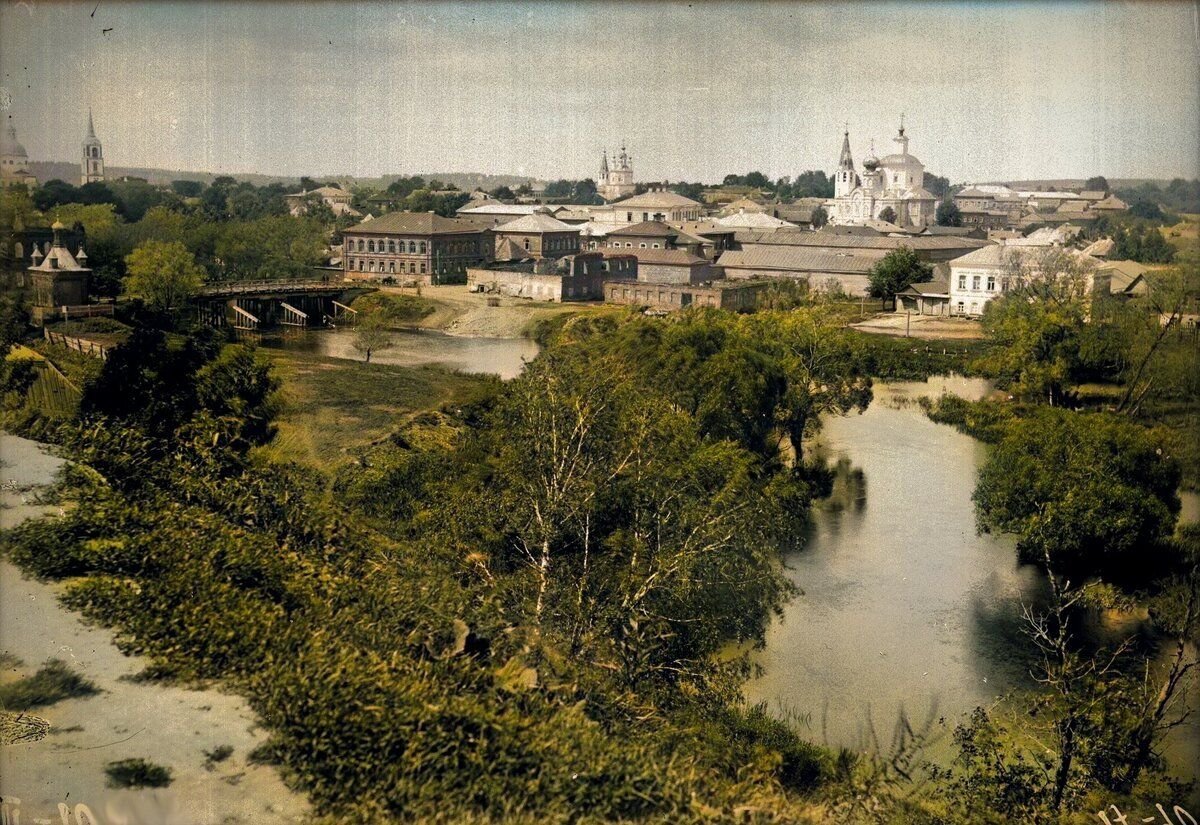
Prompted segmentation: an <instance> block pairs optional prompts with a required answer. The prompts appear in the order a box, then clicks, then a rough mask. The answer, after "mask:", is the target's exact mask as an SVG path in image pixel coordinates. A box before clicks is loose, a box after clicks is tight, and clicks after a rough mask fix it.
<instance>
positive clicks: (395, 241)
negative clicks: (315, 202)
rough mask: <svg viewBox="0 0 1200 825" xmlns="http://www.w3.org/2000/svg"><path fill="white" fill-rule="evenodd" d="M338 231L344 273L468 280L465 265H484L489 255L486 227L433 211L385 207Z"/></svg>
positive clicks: (433, 280)
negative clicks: (386, 209)
mask: <svg viewBox="0 0 1200 825" xmlns="http://www.w3.org/2000/svg"><path fill="white" fill-rule="evenodd" d="M342 234H343V238H344V240H343V251H342V265H343V267H344V272H345V276H346V278H348V279H358V280H372V281H378V280H383V279H384V278H389V277H392V278H396V279H397V280H406V281H407V280H420V281H422V282H423V283H426V284H430V285H436V284H461V283H466V279H467V267H470V266H482V265H483V264H485V263H487V262H488V261H490V260H491V259H492V255H493V241H492V238H491V236H490V234H489V232H488V230H487V229H486V228H485V227H479V226H476V225H473V224H471V223H470V222H467V221H460V220H456V219H454V218H443V217H442V216H441V215H435V214H434V213H433V212H389V213H388V214H386V215H383V216H382V217H379V218H375V219H373V220H369V221H363V222H362V223H360V224H358V225H356V226H352V227H351V228H349V229H347V230H346V231H345V232H344V233H342Z"/></svg>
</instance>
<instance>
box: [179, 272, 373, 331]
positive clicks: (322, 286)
mask: <svg viewBox="0 0 1200 825" xmlns="http://www.w3.org/2000/svg"><path fill="white" fill-rule="evenodd" d="M366 291H370V290H369V288H364V287H362V286H360V285H357V284H350V283H347V282H345V281H343V280H342V279H341V278H340V277H330V278H326V279H313V278H306V279H296V280H286V281H265V280H260V281H227V282H224V283H213V284H208V285H206V286H205V287H204V288H203V289H201V290H200V293H199V294H198V295H197V296H196V297H195V298H194V299H193V303H194V305H195V306H196V309H197V311H198V312H199V315H200V319H201V320H202V321H203V322H204V323H206V324H209V325H210V326H218V327H219V326H230V327H233V328H234V329H238V330H245V331H257V330H262V329H266V328H269V327H274V326H287V327H322V326H337V325H339V324H341V323H351V324H352V323H354V318H355V316H356V315H357V314H358V313H357V311H356V310H354V309H351V308H350V306H349V304H350V301H352V300H353V298H354V297H355V296H357V295H358V294H359V293H361V292H366Z"/></svg>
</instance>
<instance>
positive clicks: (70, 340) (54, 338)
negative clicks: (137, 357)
mask: <svg viewBox="0 0 1200 825" xmlns="http://www.w3.org/2000/svg"><path fill="white" fill-rule="evenodd" d="M42 335H43V336H44V337H45V339H46V340H47V341H48V342H50V343H51V344H58V345H59V346H63V347H66V348H67V349H73V350H75V351H76V352H82V353H83V354H84V355H90V356H92V357H93V358H99V359H101V360H105V359H107V358H108V349H109V348H108V347H106V346H104V345H103V344H98V343H96V342H95V341H89V340H88V339H87V338H76V337H74V336H71V335H63V334H62V333H61V332H51V331H50V328H49V327H42Z"/></svg>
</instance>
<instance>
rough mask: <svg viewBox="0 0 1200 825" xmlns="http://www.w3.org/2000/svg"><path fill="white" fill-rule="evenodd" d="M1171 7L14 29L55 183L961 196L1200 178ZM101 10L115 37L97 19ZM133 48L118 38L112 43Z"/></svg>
mask: <svg viewBox="0 0 1200 825" xmlns="http://www.w3.org/2000/svg"><path fill="white" fill-rule="evenodd" d="M1198 8H1200V7H1198V5H1197V3H1195V2H1191V3H1186V2H1179V3H1170V4H1148V3H1115V2H1114V3H1082V2H1080V3H1050V2H1046V3H1028V4H1025V3H1022V4H1008V3H1005V4H1001V3H949V2H941V3H929V4H920V3H902V4H884V3H858V4H818V3H801V4H790V3H769V4H756V3H716V4H714V3H703V4H702V3H692V4H689V3H686V2H685V3H665V2H662V3H624V2H623V3H589V2H576V3H570V4H565V3H557V4H550V3H503V4H502V3H485V4H463V3H459V4H440V3H404V4H369V5H351V4H349V3H338V4H318V3H298V4H295V3H283V2H275V3H263V4H237V5H235V4H233V3H203V4H202V3H196V4H184V3H167V4H138V3H113V2H109V0H101V2H100V3H99V5H98V6H97V3H96V0H88V2H86V3H80V4H76V3H61V4H59V3H51V4H46V3H41V2H29V1H28V0H26V1H23V2H17V3H13V2H5V3H4V4H3V5H2V6H0V70H2V78H0V83H2V85H3V86H4V87H5V88H6V89H7V90H8V92H9V93H10V94H11V96H12V101H13V103H12V114H13V116H14V120H15V123H16V125H17V129H18V133H19V136H20V139H21V141H22V143H24V144H25V146H26V148H27V149H28V150H29V153H30V156H31V157H32V158H33V159H34V160H48V159H54V160H73V159H75V158H76V157H77V156H78V154H79V143H80V141H81V140H82V138H83V130H84V125H85V119H86V111H87V107H88V106H89V105H91V106H92V108H93V110H94V112H95V119H96V128H97V132H98V133H99V136H100V138H101V140H102V141H103V142H104V145H105V155H106V159H107V161H108V163H109V164H112V165H120V166H154V167H166V168H181V169H191V170H207V171H214V172H262V173H267V174H288V175H299V174H315V175H332V174H338V173H348V174H356V175H378V174H382V173H413V172H419V171H464V172H466V171H476V172H490V173H512V174H527V175H533V176H538V177H543V178H549V177H583V176H587V175H595V173H596V166H597V164H598V155H599V152H600V149H601V148H602V147H603V146H609V147H612V146H615V145H617V144H619V142H620V141H621V140H622V139H624V140H626V141H627V142H628V144H629V147H630V151H631V152H632V153H633V154H634V156H635V169H636V172H637V177H638V179H641V180H650V179H664V178H666V179H671V180H678V179H687V180H696V179H702V180H713V179H718V178H720V177H722V176H723V175H725V174H726V173H728V172H731V171H736V172H745V171H749V170H751V169H760V170H761V171H763V172H765V173H767V174H768V175H770V176H772V177H776V176H779V175H785V174H791V175H794V174H796V173H797V172H799V171H802V170H804V169H810V168H821V169H826V170H832V168H833V167H834V166H836V163H837V156H838V150H839V148H840V145H841V131H842V124H843V123H844V122H848V123H849V127H850V132H851V139H852V144H853V149H854V154H855V158H856V160H857V159H861V157H862V156H863V154H864V153H865V152H866V149H867V147H868V145H869V142H870V140H871V139H872V138H874V139H875V141H876V149H877V152H878V153H879V154H880V155H882V154H884V153H886V152H889V151H891V149H892V144H891V138H892V136H893V135H894V134H895V128H896V125H897V121H898V119H899V116H900V114H901V112H904V113H905V114H906V123H907V125H908V134H909V136H910V137H911V139H912V143H911V147H910V149H911V151H912V152H913V154H915V155H917V156H918V157H919V158H921V159H922V160H923V161H924V162H925V164H926V167H927V168H928V169H929V170H930V171H934V172H937V173H939V174H943V175H948V176H949V177H951V178H952V179H953V180H955V181H966V180H985V179H1005V178H1036V177H1086V176H1088V175H1091V174H1104V175H1107V176H1109V177H1173V176H1185V177H1196V176H1198V175H1200V22H1198V21H1200V11H1198ZM93 9H95V15H94V17H93V16H92V15H91V13H92V11H93ZM110 27H111V29H112V31H110V32H108V33H103V32H102V30H103V29H105V28H110Z"/></svg>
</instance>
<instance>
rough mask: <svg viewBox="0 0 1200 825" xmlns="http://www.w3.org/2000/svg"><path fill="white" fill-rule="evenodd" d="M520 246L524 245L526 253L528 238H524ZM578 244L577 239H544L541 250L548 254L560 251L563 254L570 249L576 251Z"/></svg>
mask: <svg viewBox="0 0 1200 825" xmlns="http://www.w3.org/2000/svg"><path fill="white" fill-rule="evenodd" d="M522 244H523V245H524V247H525V250H526V251H528V250H529V238H525V239H524V240H523V241H522ZM578 244H579V239H578V238H544V239H543V240H542V249H543V250H544V251H546V252H550V251H554V250H561V251H563V252H566V251H569V250H572V249H578Z"/></svg>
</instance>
